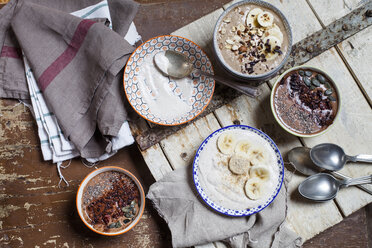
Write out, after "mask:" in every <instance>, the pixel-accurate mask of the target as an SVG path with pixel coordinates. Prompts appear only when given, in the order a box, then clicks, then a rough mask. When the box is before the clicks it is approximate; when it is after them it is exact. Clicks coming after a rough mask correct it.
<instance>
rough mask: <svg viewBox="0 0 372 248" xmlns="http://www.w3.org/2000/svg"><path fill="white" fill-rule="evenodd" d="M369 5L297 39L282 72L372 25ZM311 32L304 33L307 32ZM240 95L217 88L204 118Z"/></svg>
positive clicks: (145, 141) (147, 142)
mask: <svg viewBox="0 0 372 248" xmlns="http://www.w3.org/2000/svg"><path fill="white" fill-rule="evenodd" d="M306 6H307V7H306ZM306 8H309V6H308V5H305V6H303V7H299V10H297V12H301V9H306ZM369 8H372V2H369V3H367V4H366V5H364V6H363V7H361V8H358V9H356V10H354V11H353V12H351V13H350V14H349V15H347V16H345V17H343V18H342V19H340V20H337V21H336V22H334V23H331V24H330V25H329V26H327V27H326V28H325V29H322V30H320V31H317V32H315V33H314V34H312V35H310V36H309V37H307V38H305V39H303V40H301V41H300V42H297V43H296V44H295V45H294V46H293V50H292V53H291V56H290V58H289V59H288V62H287V63H286V65H285V66H284V68H283V69H282V71H284V70H285V69H289V68H291V67H292V66H295V65H301V64H303V63H306V62H307V61H309V60H310V59H312V58H314V57H315V56H318V55H319V54H321V53H322V52H324V51H326V50H328V49H329V48H331V47H333V46H335V45H337V44H338V43H340V42H341V41H342V40H343V39H346V38H348V37H350V36H351V35H353V34H355V33H357V32H358V31H360V30H363V29H364V28H366V27H368V26H370V25H371V24H372V18H366V16H365V13H366V9H369ZM283 11H284V10H283ZM300 20H301V18H300ZM196 22H198V21H196ZM312 22H313V24H314V26H317V25H319V22H318V21H317V20H316V18H315V16H313V17H312ZM345 23H346V24H347V25H348V26H347V29H346V30H344V29H343V26H344V24H345ZM194 26H195V25H194V23H193V25H191V24H190V27H191V28H193V27H194ZM298 28H299V29H301V26H298ZM294 32H304V31H303V30H302V31H297V30H294ZM308 32H310V31H308ZM308 32H304V34H307V33H308ZM179 34H180V33H179ZM190 34H192V33H190ZM194 34H195V35H196V37H199V38H200V37H202V36H200V35H198V31H197V30H194ZM189 38H192V37H189ZM240 95H241V94H240V93H239V92H236V91H234V90H230V89H229V90H226V88H222V90H218V89H217V90H216V91H215V93H214V96H213V99H212V101H211V104H210V105H209V107H208V108H207V110H206V112H205V113H202V115H200V117H203V116H205V114H208V113H210V112H211V111H213V110H214V109H216V108H219V107H221V106H222V105H223V104H224V103H226V99H228V100H231V99H234V98H236V97H238V96H240ZM182 127H183V126H176V127H161V126H156V127H154V128H151V129H149V130H147V131H145V132H142V133H140V134H139V135H138V136H137V137H136V141H137V143H138V144H139V146H140V148H141V149H146V148H148V147H150V146H152V145H154V144H156V143H157V142H159V141H160V140H162V139H164V138H165V137H167V136H169V135H171V134H172V133H174V132H176V131H178V130H180V129H181V128H182Z"/></svg>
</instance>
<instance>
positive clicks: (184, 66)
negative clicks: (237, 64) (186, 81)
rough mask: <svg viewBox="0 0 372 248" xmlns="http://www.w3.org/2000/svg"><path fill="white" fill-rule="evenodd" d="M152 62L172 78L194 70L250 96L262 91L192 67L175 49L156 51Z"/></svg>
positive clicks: (185, 74) (188, 73) (187, 59)
mask: <svg viewBox="0 0 372 248" xmlns="http://www.w3.org/2000/svg"><path fill="white" fill-rule="evenodd" d="M154 62H155V64H156V66H157V68H158V69H159V70H160V71H161V72H163V73H164V74H165V75H168V76H171V77H174V78H184V77H187V76H189V75H190V74H191V73H192V72H195V73H199V74H200V75H204V76H207V77H210V78H213V79H215V80H216V81H218V82H220V83H221V84H223V85H226V86H228V87H230V88H233V89H235V90H237V91H239V92H241V93H243V94H245V95H248V96H251V97H257V96H259V95H260V94H261V93H262V91H261V90H260V89H259V88H257V87H251V86H247V85H243V84H239V83H237V82H230V81H228V80H226V79H224V78H222V77H219V76H216V75H212V74H210V73H207V72H204V71H202V70H199V69H196V68H194V64H193V63H192V62H191V61H190V59H189V58H188V57H187V56H186V55H184V54H183V53H180V52H177V51H173V50H167V51H161V52H158V53H157V54H155V56H154Z"/></svg>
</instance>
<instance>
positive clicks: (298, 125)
mask: <svg viewBox="0 0 372 248" xmlns="http://www.w3.org/2000/svg"><path fill="white" fill-rule="evenodd" d="M273 90H274V99H273V100H274V101H273V103H274V109H275V113H276V115H277V116H278V118H279V119H280V121H281V123H282V124H283V125H284V126H285V127H287V128H288V129H289V130H291V131H293V132H295V133H298V134H317V133H320V132H322V131H324V130H325V129H327V128H328V127H329V126H330V125H331V124H332V123H333V121H334V119H335V117H336V114H337V111H338V101H339V100H338V96H337V93H336V90H335V87H334V86H333V85H332V83H331V81H330V80H329V78H327V76H326V75H323V74H322V73H319V72H316V71H312V70H308V69H306V70H302V69H299V70H294V71H291V72H289V73H288V74H287V75H285V76H284V77H283V78H282V80H281V81H280V83H278V84H277V85H276V87H275V89H273Z"/></svg>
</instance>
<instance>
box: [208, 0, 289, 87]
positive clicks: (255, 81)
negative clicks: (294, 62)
mask: <svg viewBox="0 0 372 248" xmlns="http://www.w3.org/2000/svg"><path fill="white" fill-rule="evenodd" d="M245 4H254V5H257V6H261V7H262V8H265V9H269V10H270V11H272V12H273V13H275V14H276V15H278V16H279V17H280V19H281V20H282V23H283V26H284V28H285V33H283V34H284V35H285V34H287V39H288V49H287V52H286V54H285V56H284V58H283V60H282V61H281V63H280V64H279V65H278V66H277V67H276V68H274V69H273V70H271V71H268V72H266V73H263V74H259V75H251V74H244V73H241V72H240V71H236V70H234V69H233V68H232V67H231V66H230V65H229V64H228V63H227V62H226V61H225V60H224V58H223V56H222V53H221V51H220V48H219V47H218V41H217V34H218V31H219V27H220V26H221V24H222V21H223V19H224V18H225V16H226V15H227V14H228V13H230V12H231V11H233V10H234V9H235V8H237V7H239V6H242V5H245ZM291 50H292V31H291V27H290V26H289V23H288V21H287V19H286V17H285V16H284V15H283V13H282V12H281V11H280V10H279V9H278V8H276V7H275V6H273V5H271V4H269V3H267V2H265V1H261V0H243V1H240V2H237V3H235V4H232V5H231V6H230V7H229V8H227V9H226V10H225V11H224V12H223V13H222V14H221V16H220V17H219V18H218V21H217V23H216V26H215V28H214V32H213V51H214V54H215V55H216V57H217V61H218V64H219V65H221V67H222V68H223V69H224V70H225V71H226V72H227V73H228V74H229V75H231V76H232V77H233V78H235V79H236V80H238V81H241V82H245V83H247V84H249V85H251V86H258V85H260V84H262V83H264V82H265V81H266V80H269V79H270V78H273V77H274V76H275V75H276V74H277V73H278V72H279V70H280V69H281V68H282V67H283V66H284V64H285V63H286V61H287V60H288V58H289V55H290V53H291Z"/></svg>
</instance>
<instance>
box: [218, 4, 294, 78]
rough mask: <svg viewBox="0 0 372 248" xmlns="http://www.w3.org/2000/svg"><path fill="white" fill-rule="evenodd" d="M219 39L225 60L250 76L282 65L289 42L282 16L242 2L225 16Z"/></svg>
mask: <svg viewBox="0 0 372 248" xmlns="http://www.w3.org/2000/svg"><path fill="white" fill-rule="evenodd" d="M217 42H218V47H219V49H220V51H221V54H222V57H223V59H224V60H225V62H226V63H227V64H228V65H229V66H230V67H231V68H232V69H233V70H235V71H237V72H240V73H243V74H249V75H260V74H264V73H267V72H269V71H271V70H273V69H275V68H276V67H277V66H279V64H280V63H281V62H282V60H283V59H284V57H285V54H286V53H287V50H288V44H289V41H288V35H287V34H286V29H285V27H284V25H283V21H282V19H281V18H280V17H279V16H278V15H277V14H276V13H274V12H273V11H271V10H269V9H266V8H263V7H262V6H258V5H255V4H245V5H240V6H238V7H236V8H234V9H232V10H231V11H230V12H229V13H228V14H227V15H226V16H225V17H224V19H223V20H222V22H221V25H220V27H219V29H218V34H217Z"/></svg>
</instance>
